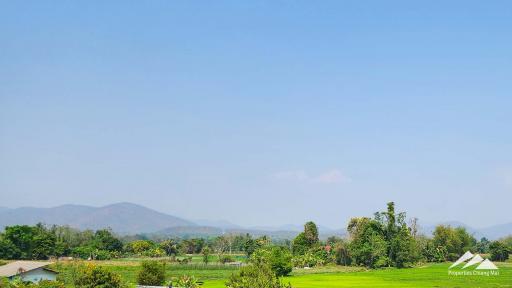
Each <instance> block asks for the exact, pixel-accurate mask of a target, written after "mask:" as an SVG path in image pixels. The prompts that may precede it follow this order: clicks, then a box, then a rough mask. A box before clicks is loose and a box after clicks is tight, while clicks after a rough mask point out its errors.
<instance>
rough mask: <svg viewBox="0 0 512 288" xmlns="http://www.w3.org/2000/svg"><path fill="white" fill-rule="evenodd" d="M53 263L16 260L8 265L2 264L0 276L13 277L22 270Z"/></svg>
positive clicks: (26, 270)
mask: <svg viewBox="0 0 512 288" xmlns="http://www.w3.org/2000/svg"><path fill="white" fill-rule="evenodd" d="M50 264H52V262H40V261H15V262H11V263H9V264H6V265H2V266H0V277H11V276H15V275H17V274H19V273H20V272H22V273H23V272H28V271H31V270H35V269H38V268H41V267H45V266H48V265H50Z"/></svg>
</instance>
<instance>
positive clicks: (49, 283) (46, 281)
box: [37, 280, 65, 288]
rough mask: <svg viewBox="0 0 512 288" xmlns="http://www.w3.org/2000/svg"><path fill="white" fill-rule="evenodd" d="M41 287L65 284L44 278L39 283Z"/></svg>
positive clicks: (55, 286) (52, 287)
mask: <svg viewBox="0 0 512 288" xmlns="http://www.w3.org/2000/svg"><path fill="white" fill-rule="evenodd" d="M37 287H40V288H64V287H65V286H64V284H63V283H61V282H58V281H49V280H42V281H40V282H39V283H38V285H37Z"/></svg>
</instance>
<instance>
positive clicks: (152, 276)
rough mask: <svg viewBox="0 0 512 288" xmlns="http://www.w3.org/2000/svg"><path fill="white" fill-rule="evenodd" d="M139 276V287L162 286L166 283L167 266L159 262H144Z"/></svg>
mask: <svg viewBox="0 0 512 288" xmlns="http://www.w3.org/2000/svg"><path fill="white" fill-rule="evenodd" d="M141 266H142V269H141V270H140V272H139V274H138V275H137V283H138V284H139V285H147V286H160V285H162V284H163V283H164V281H165V264H164V263H159V262H158V261H143V262H142V264H141Z"/></svg>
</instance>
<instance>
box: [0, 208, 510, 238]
mask: <svg viewBox="0 0 512 288" xmlns="http://www.w3.org/2000/svg"><path fill="white" fill-rule="evenodd" d="M39 222H41V223H45V224H57V225H69V226H71V227H74V228H78V229H102V228H111V229H112V230H113V231H115V232H116V233H120V234H141V233H147V234H149V233H154V234H160V235H172V236H180V237H205V236H216V235H221V234H223V233H250V234H252V235H255V236H261V235H269V236H271V237H275V238H293V237H295V236H296V235H297V234H298V233H299V232H300V231H301V230H302V226H301V225H283V226H279V227H266V226H257V227H242V226H239V225H236V224H233V223H230V222H228V221H217V220H195V221H190V220H186V219H182V218H179V217H175V216H172V215H168V214H165V213H161V212H158V211H155V210H152V209H149V208H147V207H144V206H141V205H137V204H133V203H117V204H111V205H107V206H103V207H91V206H84V205H62V206H57V207H53V208H36V207H21V208H15V209H10V208H5V207H0V228H1V229H3V228H4V227H5V226H9V225H16V224H27V225H34V224H37V223H39ZM440 224H446V225H451V226H454V227H457V226H462V227H465V228H466V229H467V230H468V232H470V233H471V234H473V235H474V236H475V237H476V238H478V239H479V238H481V237H487V238H489V239H497V238H500V237H504V236H507V235H510V234H512V223H507V224H501V225H495V226H491V227H486V228H482V229H475V228H472V227H470V226H468V225H466V224H464V223H461V222H457V221H451V222H444V223H440ZM434 228H435V225H426V226H422V227H421V231H422V232H423V233H424V234H427V235H429V234H431V233H432V231H433V230H434ZM319 231H320V236H321V237H322V238H326V237H328V236H332V235H336V236H343V235H345V234H346V231H345V229H336V230H334V229H330V228H327V227H324V226H322V225H319Z"/></svg>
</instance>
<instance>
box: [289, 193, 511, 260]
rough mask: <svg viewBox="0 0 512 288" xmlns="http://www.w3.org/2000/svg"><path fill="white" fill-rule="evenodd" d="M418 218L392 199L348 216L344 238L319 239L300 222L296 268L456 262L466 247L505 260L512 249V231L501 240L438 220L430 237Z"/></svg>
mask: <svg viewBox="0 0 512 288" xmlns="http://www.w3.org/2000/svg"><path fill="white" fill-rule="evenodd" d="M418 230H419V229H418V225H417V219H411V220H410V221H409V224H408V223H407V222H406V213H404V212H402V213H396V212H395V205H394V203H393V202H390V203H388V207H387V210H386V211H384V212H378V213H375V215H374V217H373V218H369V217H360V218H352V219H351V220H350V221H349V224H348V226H347V231H348V233H349V237H348V239H341V238H336V237H330V238H328V239H327V241H326V242H322V241H319V239H318V230H317V227H316V225H315V224H314V223H313V222H308V223H306V225H305V226H304V232H302V233H300V234H299V235H298V236H297V237H296V238H295V239H294V240H293V242H292V252H293V255H294V257H293V259H292V261H293V264H294V266H296V267H304V266H309V267H312V266H316V265H322V264H325V263H329V262H334V263H336V264H339V265H357V266H366V267H369V268H376V267H398V268H402V267H408V266H411V265H413V264H415V263H417V262H420V261H422V262H444V261H455V260H456V259H458V258H459V257H460V256H461V255H462V254H464V252H465V251H468V250H470V251H477V252H479V253H483V254H489V255H490V258H491V260H493V261H494V260H496V261H505V260H506V259H508V257H509V254H510V253H511V252H512V236H511V237H508V238H504V239H501V240H499V241H493V242H491V241H489V240H487V239H486V238H482V239H481V240H480V241H477V240H476V239H475V238H474V237H473V236H472V235H470V234H469V233H468V232H467V231H466V229H465V228H463V227H457V228H453V227H450V226H445V225H439V226H437V227H436V229H435V231H434V233H433V237H431V238H429V237H426V236H424V235H420V234H419V233H418Z"/></svg>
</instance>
